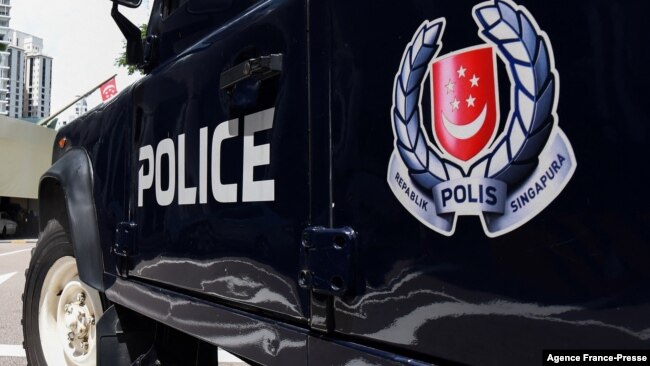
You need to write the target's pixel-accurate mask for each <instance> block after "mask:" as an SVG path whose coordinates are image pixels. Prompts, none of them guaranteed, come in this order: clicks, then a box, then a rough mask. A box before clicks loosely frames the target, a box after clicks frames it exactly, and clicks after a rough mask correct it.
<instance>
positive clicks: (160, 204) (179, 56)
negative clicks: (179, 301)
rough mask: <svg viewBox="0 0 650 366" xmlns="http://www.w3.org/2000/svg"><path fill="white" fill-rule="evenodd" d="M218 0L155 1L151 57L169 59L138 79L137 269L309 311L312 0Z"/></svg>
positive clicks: (244, 299) (181, 287)
mask: <svg viewBox="0 0 650 366" xmlns="http://www.w3.org/2000/svg"><path fill="white" fill-rule="evenodd" d="M197 4H198V5H197ZM206 4H208V5H209V4H210V3H209V2H205V1H192V0H190V1H189V2H181V3H180V5H179V4H177V2H172V1H157V2H155V3H154V5H153V7H154V9H153V13H152V20H151V21H150V23H149V27H150V29H149V33H148V37H149V38H148V39H149V41H150V43H149V48H148V50H149V51H148V52H149V53H150V54H149V55H145V57H149V58H150V59H151V60H153V61H155V62H157V66H156V67H155V68H153V70H152V71H151V73H150V74H149V75H148V76H146V77H145V78H143V79H142V80H141V82H140V83H139V84H138V85H137V86H136V87H135V89H134V100H135V108H136V110H135V115H136V117H135V124H134V127H133V128H134V137H135V141H136V142H135V147H134V151H133V154H134V160H135V163H134V167H135V171H134V173H133V174H134V176H137V177H138V182H137V186H134V187H133V190H132V195H131V207H132V211H133V217H132V221H133V222H134V223H135V224H137V238H136V246H137V248H136V250H137V256H135V257H134V258H133V260H132V262H131V266H130V268H129V276H132V277H135V278H139V279H143V280H146V281H153V282H155V283H157V284H159V285H161V286H166V287H169V288H171V289H175V290H178V291H182V292H189V293H194V294H196V295H199V296H201V297H203V298H206V297H207V298H209V299H211V300H213V301H217V302H219V301H222V302H226V303H228V304H231V305H234V306H244V307H246V308H247V309H248V308H251V307H252V308H257V309H262V310H265V311H270V312H272V313H277V314H280V315H282V316H284V317H290V318H294V319H298V320H301V319H305V310H304V307H305V303H306V301H307V299H306V297H305V296H304V295H301V292H300V291H299V289H298V287H297V284H296V282H297V281H296V278H297V275H298V273H299V243H300V235H301V231H302V230H303V228H304V227H305V226H306V223H307V221H308V210H309V192H308V183H307V182H308V159H307V157H308V141H307V118H306V116H307V109H306V108H307V96H306V92H305V90H306V76H305V75H306V51H305V23H304V18H305V17H304V3H303V2H302V1H299V0H286V1H259V2H257V1H235V2H232V4H230V5H229V6H226V7H225V8H221V9H213V8H210V7H209V6H206ZM249 61H250V62H249ZM269 62H272V63H273V65H271V64H270V63H269ZM249 71H251V72H252V71H254V72H255V75H254V76H250V77H247V76H246V75H247V74H246V73H247V72H249Z"/></svg>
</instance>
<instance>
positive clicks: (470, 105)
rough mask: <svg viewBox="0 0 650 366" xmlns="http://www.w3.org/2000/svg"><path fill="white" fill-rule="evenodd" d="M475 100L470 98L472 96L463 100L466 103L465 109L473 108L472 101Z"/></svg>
mask: <svg viewBox="0 0 650 366" xmlns="http://www.w3.org/2000/svg"><path fill="white" fill-rule="evenodd" d="M475 100H476V98H474V97H473V96H472V94H470V95H469V98H467V99H465V101H466V102H467V108H469V107H473V106H474V101H475Z"/></svg>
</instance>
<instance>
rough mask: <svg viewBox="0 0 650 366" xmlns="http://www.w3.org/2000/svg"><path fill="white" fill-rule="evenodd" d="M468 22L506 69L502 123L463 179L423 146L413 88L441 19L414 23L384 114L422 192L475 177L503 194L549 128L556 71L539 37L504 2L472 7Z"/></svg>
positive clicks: (532, 162) (524, 172)
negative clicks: (496, 183)
mask: <svg viewBox="0 0 650 366" xmlns="http://www.w3.org/2000/svg"><path fill="white" fill-rule="evenodd" d="M474 15H475V20H476V22H477V24H478V26H479V27H480V28H481V32H480V33H479V35H480V36H481V38H483V39H484V40H486V41H487V42H490V43H492V44H494V45H495V46H496V47H497V51H498V54H499V57H500V58H501V59H502V60H503V61H504V62H505V63H506V64H507V65H508V74H509V76H510V80H511V81H512V84H513V85H512V90H511V105H512V109H511V111H510V115H509V117H508V120H509V123H508V125H507V126H506V128H505V129H504V132H503V133H502V134H501V136H500V137H499V139H498V140H497V141H496V142H495V143H493V144H492V147H491V148H490V150H489V152H488V153H487V154H485V155H484V156H483V157H481V158H480V159H479V160H478V161H476V162H475V163H473V164H472V166H471V167H470V168H469V170H468V171H467V172H466V171H465V170H464V169H463V168H462V167H460V166H459V165H457V164H455V163H454V162H452V161H451V160H449V159H446V158H445V157H444V156H443V155H444V153H442V152H440V151H438V150H437V149H436V148H434V147H431V146H430V145H429V143H428V142H427V138H426V135H425V132H424V130H423V129H422V128H421V126H420V120H421V110H420V109H421V108H420V102H419V101H420V94H421V85H422V83H423V80H424V77H425V75H426V74H427V71H428V68H429V65H430V63H431V60H432V59H433V58H434V57H435V56H436V55H437V53H438V52H439V50H440V48H441V43H440V38H441V35H442V31H443V29H444V25H445V20H444V18H442V19H437V20H435V21H425V22H424V23H422V25H421V26H420V27H419V28H418V31H417V32H416V33H415V35H414V36H413V39H412V40H411V42H410V43H409V44H408V47H407V50H406V52H405V53H404V56H403V58H402V61H401V64H400V71H399V72H398V74H397V75H396V78H395V86H394V93H393V108H392V109H393V126H394V130H395V136H396V148H397V150H398V151H399V154H400V156H401V157H402V160H403V161H404V163H405V165H406V166H407V167H408V169H409V174H410V175H411V177H412V178H413V179H414V180H415V181H416V182H417V183H418V184H419V185H421V186H422V187H424V188H426V189H427V190H430V189H431V188H432V187H433V186H435V185H437V184H438V183H440V182H443V181H447V180H450V179H456V178H461V177H465V176H476V175H479V174H480V175H481V176H484V177H487V178H492V179H498V180H501V181H504V182H506V183H507V184H508V186H509V187H511V186H513V185H516V184H517V183H519V182H521V181H522V179H523V178H525V177H526V176H528V175H529V174H530V173H531V172H532V170H533V169H535V167H536V166H537V164H538V158H537V157H538V155H539V153H540V152H541V151H542V149H543V148H544V146H545V145H546V143H547V141H548V137H549V136H550V133H551V130H552V127H553V124H554V120H555V119H554V117H553V115H554V110H555V93H556V71H555V69H554V65H553V63H552V60H551V58H550V57H549V50H550V45H549V44H548V40H547V39H546V35H545V33H543V32H542V31H540V30H539V29H537V27H536V26H535V25H534V24H535V23H534V22H533V21H531V17H530V16H529V15H528V14H527V11H526V10H525V9H524V8H522V7H518V6H516V5H514V4H512V3H510V2H509V1H507V0H494V2H486V3H482V4H479V5H477V6H476V7H475V8H474Z"/></svg>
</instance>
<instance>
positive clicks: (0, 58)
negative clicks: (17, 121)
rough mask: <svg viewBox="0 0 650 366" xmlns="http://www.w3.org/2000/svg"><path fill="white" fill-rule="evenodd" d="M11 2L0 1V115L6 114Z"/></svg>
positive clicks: (8, 81)
mask: <svg viewBox="0 0 650 366" xmlns="http://www.w3.org/2000/svg"><path fill="white" fill-rule="evenodd" d="M10 11H11V1H10V0H0V114H3V115H7V113H8V109H7V108H8V107H7V105H8V103H9V100H8V95H9V88H10V85H9V84H10V82H11V79H10V70H9V55H10V53H9V51H8V47H9V44H10V41H9V31H10V29H9V20H10V19H11V14H10Z"/></svg>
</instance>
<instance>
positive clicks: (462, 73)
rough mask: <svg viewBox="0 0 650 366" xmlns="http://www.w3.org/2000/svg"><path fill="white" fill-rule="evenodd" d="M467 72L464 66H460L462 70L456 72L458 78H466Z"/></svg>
mask: <svg viewBox="0 0 650 366" xmlns="http://www.w3.org/2000/svg"><path fill="white" fill-rule="evenodd" d="M465 71H467V69H466V68H464V67H463V65H460V69H458V70H457V71H456V72H457V73H458V78H459V79H460V78H464V77H465Z"/></svg>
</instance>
